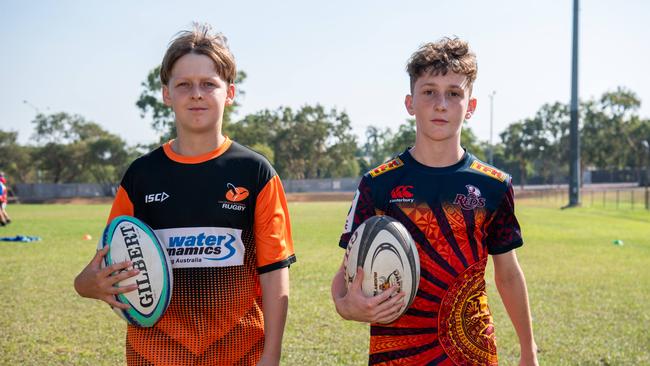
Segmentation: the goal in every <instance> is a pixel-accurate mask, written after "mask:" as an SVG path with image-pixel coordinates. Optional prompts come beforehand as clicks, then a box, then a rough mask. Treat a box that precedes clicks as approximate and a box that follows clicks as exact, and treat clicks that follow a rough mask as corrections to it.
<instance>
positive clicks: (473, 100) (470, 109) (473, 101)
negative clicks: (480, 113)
mask: <svg viewBox="0 0 650 366" xmlns="http://www.w3.org/2000/svg"><path fill="white" fill-rule="evenodd" d="M475 110H476V98H470V99H469V103H467V113H466V114H465V119H470V118H471V117H472V114H474V111H475Z"/></svg>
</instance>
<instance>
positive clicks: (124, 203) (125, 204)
mask: <svg viewBox="0 0 650 366" xmlns="http://www.w3.org/2000/svg"><path fill="white" fill-rule="evenodd" d="M132 166H133V164H132V165H131V166H129V168H128V169H127V170H126V173H124V176H123V177H122V181H121V182H120V185H119V187H117V192H116V193H115V199H113V206H111V213H110V214H109V215H108V222H111V220H113V219H114V218H116V217H117V216H121V215H127V216H133V215H134V212H135V209H134V208H133V202H132V201H131V199H130V198H129V193H128V192H127V187H130V186H131V184H130V182H131V176H132V174H131V171H132V169H131V167H132Z"/></svg>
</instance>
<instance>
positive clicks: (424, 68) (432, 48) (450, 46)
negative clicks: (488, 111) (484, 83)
mask: <svg viewBox="0 0 650 366" xmlns="http://www.w3.org/2000/svg"><path fill="white" fill-rule="evenodd" d="M449 71H452V72H455V73H458V74H462V75H465V76H467V85H468V87H469V90H470V91H471V90H472V84H473V83H474V80H476V74H477V72H478V66H477V64H476V55H475V54H474V52H472V51H471V50H470V49H469V44H467V42H465V41H463V40H461V39H459V38H457V37H455V38H449V37H445V38H442V39H440V40H438V41H437V42H430V43H426V44H424V45H422V46H421V47H420V48H419V49H418V50H417V51H415V52H414V53H413V55H411V58H410V59H409V62H408V64H407V65H406V72H408V74H409V77H410V79H411V93H413V87H414V86H415V82H416V80H417V79H418V78H419V77H420V76H422V75H423V74H424V73H428V74H432V75H447V73H448V72H449Z"/></svg>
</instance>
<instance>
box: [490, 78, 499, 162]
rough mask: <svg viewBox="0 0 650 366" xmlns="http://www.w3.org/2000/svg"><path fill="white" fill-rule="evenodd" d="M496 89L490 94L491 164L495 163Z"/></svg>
mask: <svg viewBox="0 0 650 366" xmlns="http://www.w3.org/2000/svg"><path fill="white" fill-rule="evenodd" d="M496 93H497V92H496V91H494V90H493V91H492V93H490V94H489V95H488V96H489V97H490V155H489V158H488V162H489V163H490V165H494V143H493V141H492V131H493V128H494V127H493V126H494V95H495V94H496Z"/></svg>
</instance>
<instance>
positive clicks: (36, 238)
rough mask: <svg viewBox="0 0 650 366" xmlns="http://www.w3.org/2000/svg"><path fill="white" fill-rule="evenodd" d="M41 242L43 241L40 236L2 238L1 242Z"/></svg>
mask: <svg viewBox="0 0 650 366" xmlns="http://www.w3.org/2000/svg"><path fill="white" fill-rule="evenodd" d="M39 240H41V238H40V237H39V236H26V235H16V236H3V237H0V241H19V242H23V243H28V242H30V241H39Z"/></svg>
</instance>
